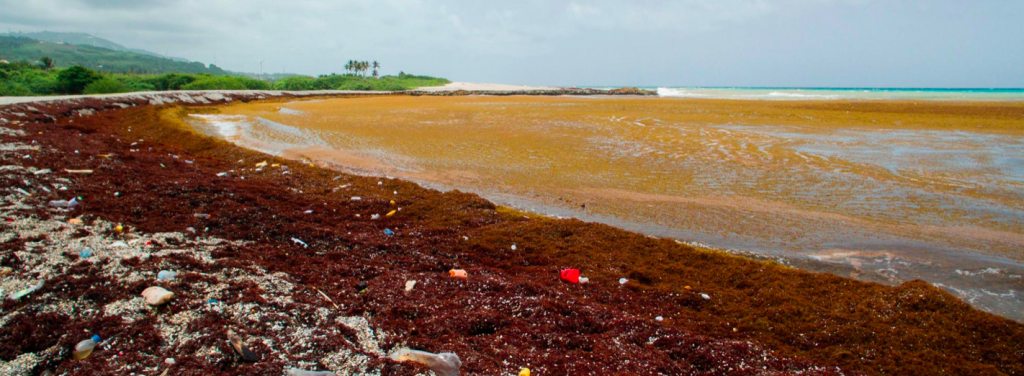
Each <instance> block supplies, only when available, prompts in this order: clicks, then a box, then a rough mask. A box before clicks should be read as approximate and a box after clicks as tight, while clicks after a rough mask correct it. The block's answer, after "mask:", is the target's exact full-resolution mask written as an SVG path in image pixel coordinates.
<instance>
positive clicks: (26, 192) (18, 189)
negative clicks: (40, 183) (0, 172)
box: [14, 187, 32, 196]
mask: <svg viewBox="0 0 1024 376" xmlns="http://www.w3.org/2000/svg"><path fill="white" fill-rule="evenodd" d="M14 190H15V191H17V192H18V193H21V194H23V195H25V196H31V195H32V194H31V193H28V191H26V190H24V189H21V188H18V187H15V188H14Z"/></svg>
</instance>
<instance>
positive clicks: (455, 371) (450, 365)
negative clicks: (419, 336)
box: [388, 347, 462, 376]
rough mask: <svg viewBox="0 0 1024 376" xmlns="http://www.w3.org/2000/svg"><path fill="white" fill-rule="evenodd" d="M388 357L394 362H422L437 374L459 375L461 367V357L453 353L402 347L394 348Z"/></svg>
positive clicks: (439, 375)
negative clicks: (430, 351) (438, 352)
mask: <svg viewBox="0 0 1024 376" xmlns="http://www.w3.org/2000/svg"><path fill="white" fill-rule="evenodd" d="M388 357H389V358H391V359H392V360H394V361H396V362H409V361H411V362H416V363H421V364H424V365H426V366H427V368H430V370H431V371H434V373H435V374H437V376H459V368H460V367H462V359H459V356H458V355H456V354H455V353H440V354H434V353H429V352H426V351H420V350H413V349H410V348H408V347H403V348H400V349H398V350H395V352H393V353H391V355H388Z"/></svg>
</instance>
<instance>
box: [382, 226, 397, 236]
mask: <svg viewBox="0 0 1024 376" xmlns="http://www.w3.org/2000/svg"><path fill="white" fill-rule="evenodd" d="M394 234H395V232H394V231H391V229H389V228H386V229H384V235H387V236H391V235H394Z"/></svg>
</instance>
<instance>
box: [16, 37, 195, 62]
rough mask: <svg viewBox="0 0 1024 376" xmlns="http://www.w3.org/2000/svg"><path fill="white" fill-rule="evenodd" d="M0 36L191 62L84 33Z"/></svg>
mask: <svg viewBox="0 0 1024 376" xmlns="http://www.w3.org/2000/svg"><path fill="white" fill-rule="evenodd" d="M0 36H8V37H23V38H29V39H35V40H39V41H43V42H53V43H63V44H74V45H78V46H92V47H100V48H106V49H108V50H112V51H125V52H135V53H140V54H143V55H149V56H155V57H162V58H165V59H171V60H174V61H181V62H186V63H187V62H189V61H191V60H188V59H182V58H180V57H173V56H165V55H161V54H158V53H156V52H152V51H146V50H143V49H139V48H128V47H125V46H122V45H120V44H117V43H115V42H112V41H110V40H107V39H103V38H100V37H97V36H94V35H91V34H86V33H64V32H57V31H39V32H30V33H22V32H19V33H8V34H0Z"/></svg>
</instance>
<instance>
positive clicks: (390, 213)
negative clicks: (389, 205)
mask: <svg viewBox="0 0 1024 376" xmlns="http://www.w3.org/2000/svg"><path fill="white" fill-rule="evenodd" d="M395 212H397V210H392V211H389V212H388V214H385V215H384V216H385V217H390V216H392V215H395Z"/></svg>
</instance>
